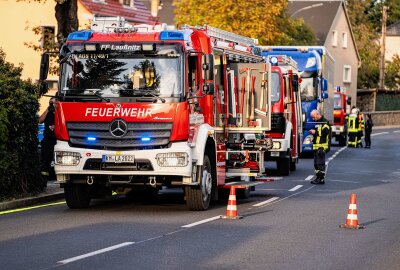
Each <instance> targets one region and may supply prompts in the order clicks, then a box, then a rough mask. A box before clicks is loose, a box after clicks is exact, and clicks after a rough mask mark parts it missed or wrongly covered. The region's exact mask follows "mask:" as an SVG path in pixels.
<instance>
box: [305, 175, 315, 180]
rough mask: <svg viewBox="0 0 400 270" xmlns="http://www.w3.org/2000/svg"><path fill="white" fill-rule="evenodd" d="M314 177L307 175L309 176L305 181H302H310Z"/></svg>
mask: <svg viewBox="0 0 400 270" xmlns="http://www.w3.org/2000/svg"><path fill="white" fill-rule="evenodd" d="M313 177H314V175H309V176H307V178H306V179H304V180H306V181H310V180H311V179H312V178H313Z"/></svg>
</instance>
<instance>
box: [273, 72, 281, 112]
mask: <svg viewBox="0 0 400 270" xmlns="http://www.w3.org/2000/svg"><path fill="white" fill-rule="evenodd" d="M280 89H281V81H280V77H279V73H277V72H272V73H271V103H272V104H274V103H276V102H278V101H279V99H280V98H281V97H280V96H281V95H280V93H281V90H280Z"/></svg>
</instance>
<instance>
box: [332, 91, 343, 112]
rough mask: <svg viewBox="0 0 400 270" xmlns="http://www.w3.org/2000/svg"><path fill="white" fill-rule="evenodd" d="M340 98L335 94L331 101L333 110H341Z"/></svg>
mask: <svg viewBox="0 0 400 270" xmlns="http://www.w3.org/2000/svg"><path fill="white" fill-rule="evenodd" d="M342 107H343V105H342V97H341V96H340V95H339V94H335V98H334V101H333V109H335V110H336V109H339V110H340V109H342Z"/></svg>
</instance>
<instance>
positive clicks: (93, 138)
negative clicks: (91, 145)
mask: <svg viewBox="0 0 400 270" xmlns="http://www.w3.org/2000/svg"><path fill="white" fill-rule="evenodd" d="M86 139H87V140H88V141H90V142H94V141H96V140H97V138H96V137H87V138H86Z"/></svg>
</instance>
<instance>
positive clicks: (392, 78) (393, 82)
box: [385, 54, 400, 90]
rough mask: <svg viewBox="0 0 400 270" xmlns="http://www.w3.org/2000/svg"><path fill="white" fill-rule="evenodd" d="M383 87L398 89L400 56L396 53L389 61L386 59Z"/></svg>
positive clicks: (399, 83)
mask: <svg viewBox="0 0 400 270" xmlns="http://www.w3.org/2000/svg"><path fill="white" fill-rule="evenodd" d="M385 87H387V88H389V89H393V90H397V89H400V56H399V55H398V54H396V55H395V56H393V58H392V60H391V61H386V72H385Z"/></svg>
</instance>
